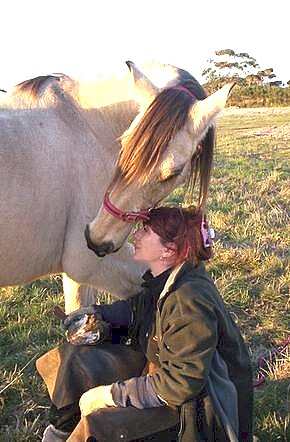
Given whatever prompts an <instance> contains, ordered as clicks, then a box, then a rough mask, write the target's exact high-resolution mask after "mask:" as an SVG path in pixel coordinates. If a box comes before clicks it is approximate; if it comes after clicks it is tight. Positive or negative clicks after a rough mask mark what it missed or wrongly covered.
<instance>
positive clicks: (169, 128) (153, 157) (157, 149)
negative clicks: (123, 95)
mask: <svg viewBox="0 0 290 442" xmlns="http://www.w3.org/2000/svg"><path fill="white" fill-rule="evenodd" d="M191 104H192V98H191V97H190V96H189V95H187V94H184V93H180V91H177V90H174V89H165V90H163V91H162V92H161V93H160V94H158V95H157V96H156V98H155V99H154V100H153V102H152V103H151V104H150V106H149V107H148V109H147V110H146V112H145V114H144V115H143V117H142V119H141V120H140V122H139V123H138V124H137V126H136V127H135V128H134V129H133V131H132V133H130V134H128V133H125V135H124V136H123V137H122V147H121V150H120V155H119V161H118V168H117V171H116V174H117V175H115V180H116V181H117V180H118V178H121V177H122V178H124V179H125V180H126V181H127V182H132V181H137V182H139V183H140V184H144V183H145V182H146V181H147V180H148V178H149V177H150V176H151V175H152V172H153V171H154V168H155V166H156V165H157V163H158V161H159V158H160V156H161V155H162V153H163V152H164V151H165V149H166V147H167V146H168V144H169V142H170V140H171V139H173V138H174V137H175V135H176V134H177V132H178V131H179V130H181V129H182V128H183V126H184V125H185V122H186V120H187V118H188V112H189V109H190V106H191ZM118 175H119V176H118Z"/></svg>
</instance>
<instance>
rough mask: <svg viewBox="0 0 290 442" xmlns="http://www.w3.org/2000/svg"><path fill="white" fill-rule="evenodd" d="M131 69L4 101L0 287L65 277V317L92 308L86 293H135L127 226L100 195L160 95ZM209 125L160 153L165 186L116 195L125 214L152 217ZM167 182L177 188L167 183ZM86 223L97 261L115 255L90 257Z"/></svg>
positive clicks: (48, 83)
mask: <svg viewBox="0 0 290 442" xmlns="http://www.w3.org/2000/svg"><path fill="white" fill-rule="evenodd" d="M128 66H129V67H130V69H131V75H130V73H129V72H128V73H126V75H123V77H122V79H121V80H120V78H118V77H117V76H116V77H108V78H107V79H106V78H101V79H100V80H98V81H96V82H95V83H91V84H88V83H85V82H81V81H76V80H73V79H71V78H69V77H66V76H63V75H60V76H56V77H52V76H48V77H38V78H36V79H34V80H28V81H26V82H24V83H22V84H20V85H18V86H17V87H16V88H15V89H14V90H12V91H11V93H9V94H5V96H4V98H5V100H4V99H3V100H2V101H0V105H1V109H0V180H1V182H0V210H1V219H0V250H1V256H0V285H2V286H7V285H16V284H17V285H19V284H24V283H26V282H29V281H31V280H33V279H37V278H39V277H41V276H45V275H47V274H49V273H63V275H64V280H63V286H64V294H65V303H66V312H67V313H68V312H69V311H72V310H75V309H76V308H78V307H79V306H80V305H81V304H87V303H88V302H92V301H93V300H92V299H88V291H87V289H86V288H84V287H85V286H90V287H97V288H100V289H105V290H108V291H109V292H111V293H112V294H113V295H116V296H118V297H128V296H129V295H131V294H133V293H136V292H137V291H138V287H139V284H140V276H141V274H142V273H143V271H144V265H142V264H141V263H137V262H135V261H133V260H132V259H131V255H132V253H131V248H130V246H129V244H128V243H126V242H125V239H126V238H127V236H128V234H129V233H130V230H131V226H128V225H127V224H126V223H123V222H122V221H118V222H117V223H116V220H115V219H114V218H112V217H111V216H110V215H108V214H106V213H104V210H103V209H102V200H103V195H104V193H105V191H106V189H107V187H108V186H109V185H110V186H111V187H112V184H110V183H111V179H112V176H113V175H114V173H115V162H116V161H117V159H118V158H119V154H120V142H119V139H120V137H121V136H123V140H124V139H125V140H126V137H127V136H128V134H129V137H130V132H131V131H132V130H134V128H135V127H137V126H138V124H139V123H140V121H142V119H143V118H144V113H145V114H146V109H147V108H148V106H149V105H150V103H151V102H152V100H154V97H155V96H156V95H157V94H158V91H159V89H157V88H156V87H155V86H154V85H153V84H152V83H151V82H150V81H149V80H148V79H147V77H145V76H143V74H142V73H141V72H140V71H138V69H137V68H135V66H134V65H133V64H129V63H128ZM158 70H159V71H160V70H161V71H166V72H167V73H169V74H170V75H169V77H168V78H171V81H170V82H169V83H167V84H170V85H172V84H175V83H177V82H178V81H179V80H180V78H182V76H184V72H185V71H181V70H178V69H177V68H173V67H172V66H162V65H161V66H160V65H157V71H158ZM155 72H156V66H155ZM132 74H133V76H134V79H135V82H134V81H132ZM186 76H189V77H190V78H191V79H192V80H194V79H193V77H191V76H190V74H188V73H186ZM167 81H168V80H167ZM194 82H195V83H194V84H196V83H197V82H196V80H194ZM200 89H201V87H200V86H199V89H198V90H199V93H200ZM197 95H198V94H197ZM223 95H227V94H226V92H224V94H223ZM197 98H199V99H200V98H204V96H201V97H198V96H197ZM204 101H206V100H204ZM223 101H224V102H225V100H223ZM214 107H215V105H212V108H214ZM216 107H217V108H218V110H220V108H221V107H222V105H220V106H216ZM206 112H207V111H205V114H206ZM211 113H212V114H216V113H217V111H215V110H212V112H211ZM204 120H206V122H205V123H204ZM212 120H213V118H206V117H204V113H203V111H202V110H201V111H200V116H198V118H197V121H199V123H197V125H198V129H197V131H195V130H193V129H192V127H191V125H190V124H186V125H185V126H184V127H182V128H180V130H178V131H177V133H176V134H175V135H174V137H173V139H172V140H170V142H169V143H167V144H168V148H167V149H166V150H164V149H163V152H162V155H161V156H160V159H161V160H160V161H159V162H158V164H157V166H158V167H157V169H156V170H157V172H158V177H161V179H160V178H158V179H156V174H155V178H154V179H153V180H151V179H149V184H148V183H145V185H143V184H142V183H140V182H138V180H137V181H136V180H135V182H132V181H131V182H130V183H124V188H126V192H120V185H118V186H117V187H115V188H114V189H113V193H112V196H113V198H114V202H115V203H118V204H120V206H121V207H122V208H124V207H126V208H127V209H128V210H129V209H130V210H136V209H139V208H142V207H149V206H151V205H154V204H155V203H156V202H158V201H159V200H160V199H161V198H163V197H164V196H167V195H168V194H169V193H170V192H171V191H172V190H173V188H175V187H176V186H177V185H179V184H181V183H183V182H184V180H185V177H186V176H187V175H188V173H189V167H185V165H186V163H189V162H190V158H191V157H192V155H193V152H194V150H195V149H196V146H197V144H198V143H199V142H200V141H201V140H202V138H203V137H204V136H205V134H206V133H207V131H208V127H209V126H210V124H211V123H212ZM173 124H174V122H173ZM160 127H161V129H162V130H163V131H165V132H166V130H167V129H168V128H167V127H166V125H165V126H164V125H162V124H161V126H160ZM196 132H198V133H196ZM137 150H138V149H137ZM136 159H137V161H138V157H136ZM133 162H134V161H133ZM118 167H119V166H118ZM181 170H182V172H181ZM170 174H173V175H174V176H175V179H173V180H171V179H168V178H170V176H169V175H170ZM149 175H150V174H149ZM149 178H150V176H149ZM168 183H169V184H168ZM119 184H120V183H119ZM121 187H122V186H121ZM96 213H97V214H98V215H97V217H96ZM95 217H96V218H95ZM94 218H95V219H94ZM92 220H93V221H92ZM90 221H92V222H91V223H90V225H89V226H90V228H89V238H87V240H88V239H89V240H92V243H93V244H101V248H102V252H101V253H99V252H98V253H97V254H99V255H100V256H104V255H105V254H107V253H106V252H105V253H104V251H103V249H104V246H103V245H102V244H104V243H105V250H107V246H106V244H108V241H107V238H109V239H110V244H113V248H112V250H111V251H114V252H115V253H114V254H112V255H108V256H106V257H105V258H103V259H100V258H96V257H95V255H94V254H93V252H92V251H91V250H88V248H87V245H86V242H85V238H84V229H85V226H86V224H88V223H89V222H90ZM125 224H126V225H125ZM112 238H113V240H112ZM96 247H99V245H97V246H96ZM119 249H120V250H119ZM93 250H94V251H96V250H95V249H94V247H93Z"/></svg>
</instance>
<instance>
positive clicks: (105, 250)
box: [85, 224, 114, 258]
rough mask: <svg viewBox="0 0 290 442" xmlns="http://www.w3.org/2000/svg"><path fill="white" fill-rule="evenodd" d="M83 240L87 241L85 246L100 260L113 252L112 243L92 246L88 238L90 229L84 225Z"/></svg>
mask: <svg viewBox="0 0 290 442" xmlns="http://www.w3.org/2000/svg"><path fill="white" fill-rule="evenodd" d="M85 238H86V240H87V246H88V248H89V249H90V250H92V251H93V252H95V254H96V255H97V256H99V257H100V258H103V257H104V256H106V255H108V254H109V253H113V252H114V244H113V242H112V241H107V242H103V243H101V244H98V245H97V244H94V243H93V242H92V240H91V237H90V228H89V225H88V224H87V225H86V228H85Z"/></svg>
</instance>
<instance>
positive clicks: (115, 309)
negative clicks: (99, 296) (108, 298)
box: [96, 300, 133, 328]
mask: <svg viewBox="0 0 290 442" xmlns="http://www.w3.org/2000/svg"><path fill="white" fill-rule="evenodd" d="M96 308H97V311H98V312H99V313H101V315H102V318H103V320H104V321H107V322H110V323H111V325H112V327H113V328H119V327H125V328H128V327H129V326H130V325H131V322H132V320H133V311H132V308H131V305H130V303H129V302H128V301H127V300H122V301H115V302H113V303H112V304H101V305H97V306H96Z"/></svg>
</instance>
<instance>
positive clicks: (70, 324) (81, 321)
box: [55, 305, 111, 345]
mask: <svg viewBox="0 0 290 442" xmlns="http://www.w3.org/2000/svg"><path fill="white" fill-rule="evenodd" d="M55 313H56V314H57V316H58V317H60V313H62V321H63V323H62V324H63V327H64V329H65V330H66V332H65V335H66V338H67V340H68V342H70V343H71V344H74V345H95V344H101V343H102V342H104V341H107V340H108V339H109V338H110V336H111V324H110V323H109V322H106V321H103V317H102V314H101V312H100V309H98V306H97V305H90V306H88V307H83V308H80V309H79V310H76V311H75V312H72V313H70V314H69V315H65V313H64V312H63V311H62V310H61V309H59V308H58V309H57V311H55Z"/></svg>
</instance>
